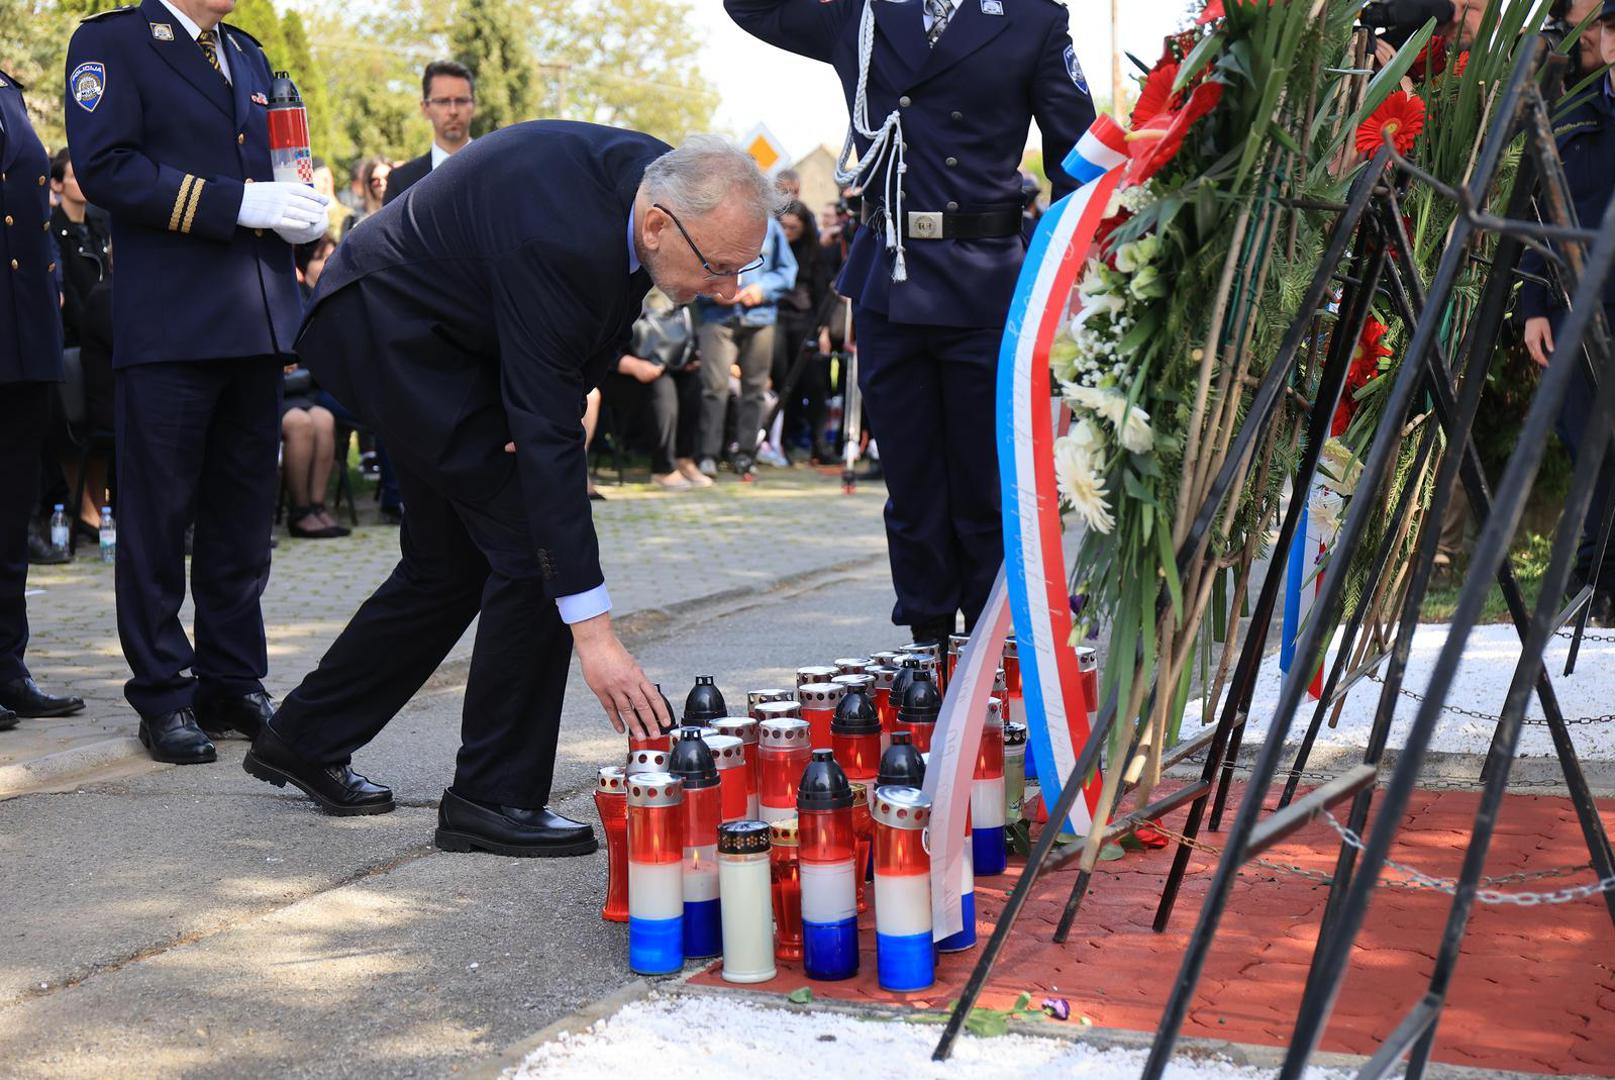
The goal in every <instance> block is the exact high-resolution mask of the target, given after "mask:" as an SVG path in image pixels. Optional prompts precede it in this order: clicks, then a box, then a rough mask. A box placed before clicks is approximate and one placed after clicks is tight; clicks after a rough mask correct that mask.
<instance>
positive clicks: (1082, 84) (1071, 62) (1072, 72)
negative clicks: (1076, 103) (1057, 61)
mask: <svg viewBox="0 0 1615 1080" xmlns="http://www.w3.org/2000/svg"><path fill="white" fill-rule="evenodd" d="M1065 72H1066V74H1067V75H1069V76H1071V81H1072V82H1073V83H1076V85H1077V89H1078V90H1081V91H1082V92H1083V93H1084V94H1086V93H1087V92H1088V77H1087V76H1086V75H1084V74H1083V73H1082V64H1081V63H1080V62H1079V61H1078V60H1077V48H1076V46H1075V45H1067V46H1066V47H1065Z"/></svg>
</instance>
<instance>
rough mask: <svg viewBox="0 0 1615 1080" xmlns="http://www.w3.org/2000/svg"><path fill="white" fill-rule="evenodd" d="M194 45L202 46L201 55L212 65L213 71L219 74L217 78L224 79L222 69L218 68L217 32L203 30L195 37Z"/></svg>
mask: <svg viewBox="0 0 1615 1080" xmlns="http://www.w3.org/2000/svg"><path fill="white" fill-rule="evenodd" d="M196 43H197V44H198V45H200V46H202V55H203V56H205V57H207V62H208V63H209V64H212V65H213V70H214V71H217V72H218V73H219V78H221V79H222V78H224V69H223V68H222V67H220V66H219V32H218V31H217V30H203V31H202V32H201V33H199V34H197V35H196Z"/></svg>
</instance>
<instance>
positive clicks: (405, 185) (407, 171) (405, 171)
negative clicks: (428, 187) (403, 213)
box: [381, 150, 432, 206]
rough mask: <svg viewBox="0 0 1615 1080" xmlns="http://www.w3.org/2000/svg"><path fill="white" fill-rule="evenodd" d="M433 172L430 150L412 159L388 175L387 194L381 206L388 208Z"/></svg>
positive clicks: (383, 197) (382, 199)
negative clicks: (388, 205)
mask: <svg viewBox="0 0 1615 1080" xmlns="http://www.w3.org/2000/svg"><path fill="white" fill-rule="evenodd" d="M431 171H432V152H431V151H430V150H428V151H426V153H424V154H422V155H421V156H420V157H418V158H411V159H410V160H408V161H406V162H404V163H403V164H402V165H400V166H398V168H396V169H394V170H393V171H392V172H390V173H388V174H387V194H385V195H383V196H382V197H381V205H383V206H386V205H387V204H388V203H390V202H392V201H393V200H394V199H396V198H398V196H400V195H402V194H403V193H404V192H406V191H408V190H409V189H410V188H411V187H413V186H414V185H415V184H417V183H419V182H420V181H421V180H424V179H425V178H426V174H427V173H430V172H431Z"/></svg>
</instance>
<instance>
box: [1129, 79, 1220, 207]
mask: <svg viewBox="0 0 1615 1080" xmlns="http://www.w3.org/2000/svg"><path fill="white" fill-rule="evenodd" d="M1220 100H1222V83H1220V82H1204V83H1201V84H1200V85H1199V86H1197V87H1195V89H1194V93H1192V94H1190V95H1189V100H1188V101H1187V102H1185V103H1184V105H1183V107H1182V108H1181V109H1179V110H1177V111H1176V112H1170V113H1162V114H1161V115H1159V116H1157V117H1155V118H1154V119H1152V120H1150V121H1149V122H1148V123H1146V124H1144V125H1143V126H1142V127H1140V128H1139V129H1137V130H1136V131H1134V132H1133V133H1132V134H1131V135H1129V136H1127V138H1128V141H1129V142H1132V141H1143V142H1148V143H1153V145H1148V146H1146V147H1143V148H1140V149H1138V150H1135V151H1134V153H1133V160H1132V163H1131V164H1129V165H1128V166H1127V174H1126V175H1125V176H1124V177H1123V178H1122V182H1123V184H1124V185H1127V186H1133V185H1136V184H1142V183H1144V182H1145V181H1146V180H1148V179H1149V178H1150V177H1152V176H1154V175H1155V174H1156V173H1157V172H1159V171H1160V170H1161V169H1162V167H1164V166H1165V165H1166V163H1167V162H1169V161H1171V160H1172V159H1173V158H1174V157H1176V156H1177V153H1178V150H1179V148H1181V147H1182V146H1183V140H1184V138H1185V137H1186V136H1187V135H1188V134H1189V129H1190V128H1191V127H1193V126H1194V124H1195V121H1197V120H1199V119H1200V118H1201V117H1203V116H1205V115H1206V114H1207V113H1209V112H1210V111H1211V110H1212V109H1214V108H1216V107H1217V102H1218V101H1220Z"/></svg>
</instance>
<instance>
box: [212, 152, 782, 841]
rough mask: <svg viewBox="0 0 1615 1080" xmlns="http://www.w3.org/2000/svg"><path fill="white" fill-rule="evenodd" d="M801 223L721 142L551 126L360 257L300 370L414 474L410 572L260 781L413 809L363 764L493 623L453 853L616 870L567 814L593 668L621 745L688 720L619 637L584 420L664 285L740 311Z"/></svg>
mask: <svg viewBox="0 0 1615 1080" xmlns="http://www.w3.org/2000/svg"><path fill="white" fill-rule="evenodd" d="M540 181H542V182H540ZM779 203H780V197H779V194H778V193H777V192H776V191H775V190H774V188H773V185H771V184H770V183H769V182H768V180H767V179H766V178H764V176H763V175H762V173H761V172H759V171H758V169H757V165H756V163H755V162H753V161H752V160H751V158H750V157H748V156H746V155H745V154H744V153H742V152H741V151H739V150H737V149H735V148H734V147H731V146H729V145H728V144H727V143H726V142H724V141H723V140H721V139H716V138H713V137H711V136H705V137H701V136H697V137H694V138H691V139H690V140H688V141H687V142H686V143H685V145H683V146H681V147H680V148H679V149H677V150H670V149H669V148H668V147H667V145H666V144H664V143H662V142H659V141H658V140H656V139H653V138H651V137H650V136H649V135H642V134H640V133H639V132H636V131H622V130H619V129H615V128H606V127H597V126H595V125H593V124H576V123H567V122H563V121H550V120H543V121H534V122H531V123H525V124H514V125H512V126H510V127H507V128H502V129H500V130H499V131H496V132H493V133H492V134H490V135H485V136H483V137H482V138H480V139H478V140H477V141H476V142H475V144H473V145H471V146H468V147H466V148H465V149H464V150H462V151H461V152H459V153H457V154H455V155H454V156H453V157H452V158H450V159H449V160H447V161H445V162H444V163H443V164H442V165H441V166H439V167H438V168H437V170H435V171H434V172H433V174H432V178H431V179H430V180H428V181H426V182H424V183H420V184H416V185H415V186H414V187H412V188H410V189H409V190H408V191H407V192H405V193H404V195H403V197H402V198H400V199H398V200H396V201H394V202H392V203H390V204H388V205H387V206H384V207H382V208H381V210H380V211H379V212H378V213H376V214H375V215H373V216H372V217H370V218H368V219H366V221H365V223H364V227H363V228H359V229H355V230H354V231H353V235H352V236H351V237H349V238H348V239H347V240H345V241H343V243H342V246H341V247H339V248H338V249H337V250H336V254H335V255H333V256H332V258H331V261H330V262H329V263H327V264H326V267H325V272H324V273H323V274H322V275H320V283H319V288H318V289H317V290H316V291H315V294H314V298H313V304H312V310H311V311H310V312H309V317H308V321H307V322H306V323H305V324H304V326H303V331H302V334H301V336H300V337H299V338H298V340H297V351H298V354H299V355H300V356H301V357H302V359H303V363H304V365H305V366H306V367H307V368H308V369H309V370H310V371H312V372H313V373H314V376H315V378H317V379H318V380H319V381H320V385H321V386H323V387H325V388H326V389H328V390H330V392H331V393H332V394H333V395H334V396H335V397H336V399H337V400H338V401H341V402H343V403H345V404H347V405H348V406H349V407H350V408H352V409H353V411H354V412H355V413H356V414H358V415H359V416H360V417H361V418H363V419H364V421H365V422H366V423H367V424H369V425H371V427H372V429H373V430H374V431H375V432H376V434H377V435H378V436H379V437H380V438H382V439H384V440H386V442H387V445H388V446H389V447H391V448H392V450H391V453H392V457H393V464H394V466H395V467H396V468H397V470H398V483H399V486H400V488H402V490H403V495H404V505H406V506H408V507H409V511H408V513H406V514H405V515H404V523H403V529H404V531H403V535H402V537H401V546H402V555H403V558H402V559H401V561H400V562H399V564H398V567H397V569H395V570H394V571H393V573H392V576H390V577H389V578H388V579H387V580H386V581H385V582H383V583H382V584H381V586H380V587H379V588H378V589H377V590H376V591H375V593H374V594H373V595H372V596H371V597H370V598H369V599H368V600H366V601H365V602H364V605H363V606H362V607H360V608H359V611H358V612H357V613H356V614H355V615H354V617H353V619H352V621H350V622H349V623H348V626H347V628H346V629H345V630H343V631H342V633H341V635H340V636H339V637H338V638H337V639H336V641H335V642H334V643H333V644H332V645H331V648H330V650H329V651H327V652H326V654H325V656H323V657H322V658H321V659H320V666H319V668H318V669H316V670H315V671H314V672H312V673H311V674H309V676H308V677H307V678H305V679H304V680H303V682H302V685H300V686H299V687H298V688H297V689H295V690H293V691H292V692H291V693H290V694H288V695H287V696H286V700H285V701H284V702H283V703H282V704H281V707H280V711H279V712H277V713H276V714H275V717H274V719H273V721H272V722H271V723H269V724H268V725H266V726H265V727H264V729H263V731H262V732H261V733H260V734H259V735H258V737H257V738H256V739H255V740H253V744H252V750H251V751H250V752H249V753H248V754H247V756H246V758H245V760H244V761H243V762H242V765H243V767H244V768H245V769H246V770H247V772H249V773H251V774H252V775H253V776H256V777H258V778H259V779H261V780H265V781H267V782H269V783H271V784H275V785H277V786H281V787H284V786H285V785H286V784H288V783H289V784H292V785H294V786H296V787H298V788H300V789H302V790H303V791H304V792H306V793H307V794H308V795H309V797H310V798H312V799H314V800H315V801H316V802H318V803H319V804H320V806H321V808H322V809H324V810H325V811H326V812H327V813H330V814H338V815H352V814H380V813H385V812H386V811H389V810H391V809H393V800H392V792H391V791H389V790H388V789H387V788H386V787H383V786H382V785H379V784H372V783H370V782H369V781H368V780H366V779H365V778H364V777H362V776H360V775H359V774H358V773H357V772H355V771H354V770H353V767H352V764H351V761H352V755H353V754H354V752H355V751H357V750H358V749H359V748H360V747H362V746H364V745H365V744H366V743H368V742H369V741H370V740H371V739H373V738H375V737H376V735H377V734H379V733H380V731H381V729H382V728H383V727H384V726H386V724H387V722H388V721H389V720H391V719H392V718H393V716H394V715H396V714H397V713H398V711H399V710H400V709H402V708H403V707H404V705H405V704H406V703H407V702H408V701H409V699H410V698H411V697H413V696H414V694H415V692H416V691H417V690H419V689H420V688H421V686H422V685H423V684H424V683H425V682H426V680H427V679H428V678H430V677H431V674H432V672H433V671H434V670H436V668H437V666H438V664H440V663H442V661H443V658H444V657H445V656H446V655H447V654H448V651H449V650H450V649H451V648H453V647H454V643H455V642H457V641H459V640H460V638H461V636H462V635H463V634H464V633H465V631H466V627H468V626H469V625H470V624H471V620H472V619H474V618H479V616H480V621H479V622H478V624H477V640H476V646H475V648H474V649H473V651H472V654H471V674H470V679H469V680H468V682H467V683H466V689H465V720H464V723H463V724H462V726H461V746H460V753H459V758H458V760H457V762H456V764H455V769H454V784H453V786H452V787H450V788H449V789H448V790H446V791H445V792H444V793H443V800H442V802H441V804H440V805H439V808H438V825H439V828H438V832H437V837H436V840H437V845H438V846H439V847H441V848H443V849H445V850H447V851H470V850H471V849H473V848H480V849H484V850H488V851H495V852H498V853H500V854H503V855H582V854H586V853H588V852H590V851H593V850H594V849H595V838H594V835H593V832H592V830H591V829H590V828H589V826H588V825H587V824H584V823H583V822H578V821H572V820H570V819H568V818H565V817H563V816H561V815H560V814H557V813H555V812H554V811H552V810H550V809H549V808H548V806H546V803H547V802H548V801H549V796H550V782H551V779H552V776H553V773H554V768H555V747H556V738H557V735H558V733H559V730H560V722H561V703H562V700H563V698H564V697H565V693H566V679H567V671H568V669H569V668H570V666H571V660H572V652H573V648H574V646H575V647H576V650H577V654H578V660H579V663H580V667H581V668H582V672H583V678H584V680H585V681H586V682H587V683H588V684H589V688H590V689H591V690H593V691H594V693H595V695H596V697H598V698H599V699H600V702H601V704H602V705H604V706H605V709H606V713H607V715H608V716H609V717H610V718H611V721H612V723H613V725H614V726H615V727H616V728H617V730H618V731H622V730H624V727H625V725H626V726H627V727H628V728H631V729H632V730H633V732H634V734H635V736H636V737H644V736H645V735H646V734H648V732H649V731H650V730H653V729H654V728H656V727H657V726H658V725H661V726H665V725H667V724H669V723H671V718H670V717H668V716H667V707H666V705H665V704H664V700H663V698H662V696H661V694H659V693H658V692H657V691H656V688H655V687H654V686H652V685H651V684H650V683H649V682H647V681H646V679H645V675H644V672H643V671H641V670H640V667H639V665H638V664H637V663H635V662H634V659H633V657H631V656H629V655H628V653H627V651H626V650H624V648H623V647H622V644H621V643H620V642H619V641H618V640H617V636H616V634H615V633H614V632H613V631H612V628H611V615H610V609H611V598H610V596H609V595H607V592H606V587H605V577H604V575H603V574H602V572H601V569H600V545H599V541H598V539H597V538H596V536H595V531H594V523H593V521H592V520H591V518H590V514H589V497H588V494H587V493H586V490H585V488H584V479H585V475H586V473H587V472H588V460H587V453H586V451H585V448H584V438H583V422H582V418H583V402H584V396H585V395H586V394H587V393H588V391H589V390H590V389H591V388H592V387H594V386H595V384H596V383H597V382H598V381H599V378H600V376H601V375H603V374H604V373H605V371H606V370H607V367H608V365H614V364H615V363H616V362H617V359H618V358H619V357H621V356H622V355H623V353H625V352H627V351H628V341H629V334H630V331H631V329H632V327H633V324H634V321H635V320H636V319H637V318H638V317H639V313H640V309H641V305H642V303H643V301H644V299H645V294H646V292H647V291H648V290H649V289H650V287H651V285H652V284H653V283H654V284H655V285H656V286H657V287H658V288H660V289H661V290H662V292H663V293H665V294H666V295H667V296H668V298H669V299H671V300H672V301H673V302H674V303H677V304H687V303H689V302H690V301H691V300H693V299H694V298H695V296H697V295H698V294H699V295H706V296H713V297H716V298H718V299H721V300H723V301H725V302H732V301H733V299H734V296H735V293H736V292H737V285H736V279H737V278H738V276H739V275H740V274H741V273H744V272H746V271H748V270H754V269H756V268H757V266H758V265H759V264H760V259H759V258H758V255H759V252H760V250H761V248H762V245H763V237H764V236H765V235H766V233H767V228H768V224H769V219H770V217H771V216H772V215H773V214H774V213H775V212H777V211H778V210H779V208H780V207H779ZM507 444H508V452H507Z"/></svg>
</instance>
